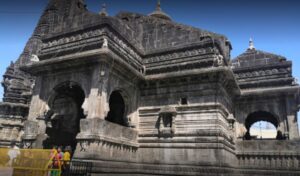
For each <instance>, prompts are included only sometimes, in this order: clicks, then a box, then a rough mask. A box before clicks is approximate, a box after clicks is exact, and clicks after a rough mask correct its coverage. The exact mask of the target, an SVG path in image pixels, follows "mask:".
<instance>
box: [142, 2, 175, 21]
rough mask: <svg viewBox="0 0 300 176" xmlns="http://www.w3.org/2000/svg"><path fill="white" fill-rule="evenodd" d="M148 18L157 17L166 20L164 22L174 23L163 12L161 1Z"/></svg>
mask: <svg viewBox="0 0 300 176" xmlns="http://www.w3.org/2000/svg"><path fill="white" fill-rule="evenodd" d="M148 16H151V17H155V18H160V19H164V20H168V21H172V19H171V17H170V16H169V15H168V14H166V13H165V12H163V11H162V10H161V7H160V1H159V0H158V2H157V5H156V9H155V11H154V12H152V13H150V14H149V15H148Z"/></svg>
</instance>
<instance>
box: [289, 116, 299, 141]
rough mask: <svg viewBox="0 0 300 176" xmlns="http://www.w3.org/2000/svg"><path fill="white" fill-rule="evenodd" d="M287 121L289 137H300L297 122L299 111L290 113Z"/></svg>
mask: <svg viewBox="0 0 300 176" xmlns="http://www.w3.org/2000/svg"><path fill="white" fill-rule="evenodd" d="M287 121H288V125H289V138H290V139H298V138H299V129H298V123H297V113H295V114H288V115H287Z"/></svg>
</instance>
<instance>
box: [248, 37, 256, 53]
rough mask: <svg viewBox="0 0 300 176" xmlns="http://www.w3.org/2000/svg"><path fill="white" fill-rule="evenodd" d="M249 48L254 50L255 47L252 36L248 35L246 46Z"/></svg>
mask: <svg viewBox="0 0 300 176" xmlns="http://www.w3.org/2000/svg"><path fill="white" fill-rule="evenodd" d="M248 49H249V50H254V49H255V47H254V43H253V40H252V38H251V37H250V39H249V48H248Z"/></svg>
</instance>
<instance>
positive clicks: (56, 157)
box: [49, 146, 72, 176]
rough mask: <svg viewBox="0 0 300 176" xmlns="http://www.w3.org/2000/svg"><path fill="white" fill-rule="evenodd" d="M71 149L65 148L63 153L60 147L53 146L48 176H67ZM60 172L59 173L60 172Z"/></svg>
mask: <svg viewBox="0 0 300 176" xmlns="http://www.w3.org/2000/svg"><path fill="white" fill-rule="evenodd" d="M71 150H72V149H71V147H69V146H67V147H65V149H64V151H63V148H62V147H56V146H54V147H53V148H52V151H51V156H50V157H51V161H52V162H51V165H50V166H49V167H50V168H51V169H53V170H51V171H50V176H60V175H62V176H67V175H69V172H70V160H71ZM60 170H61V172H60Z"/></svg>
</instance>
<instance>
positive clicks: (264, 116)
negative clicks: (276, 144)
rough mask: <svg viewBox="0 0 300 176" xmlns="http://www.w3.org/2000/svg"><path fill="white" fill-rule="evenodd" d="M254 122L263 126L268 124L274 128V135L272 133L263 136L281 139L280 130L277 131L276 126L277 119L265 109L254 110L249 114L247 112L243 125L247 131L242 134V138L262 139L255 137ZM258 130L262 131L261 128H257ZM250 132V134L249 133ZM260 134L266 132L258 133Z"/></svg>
mask: <svg viewBox="0 0 300 176" xmlns="http://www.w3.org/2000/svg"><path fill="white" fill-rule="evenodd" d="M255 124H260V125H262V124H263V126H266V125H268V126H270V129H273V130H275V131H276V132H275V133H276V134H275V137H273V136H274V134H271V136H270V137H269V138H268V137H265V138H266V139H267V138H268V139H276V138H277V139H279V138H280V139H281V138H283V136H282V132H281V131H277V129H278V126H279V122H278V119H277V118H276V117H275V116H274V115H273V114H272V113H270V112H266V111H256V112H253V113H251V114H249V115H248V116H247V118H246V120H245V127H246V129H247V132H246V134H245V136H244V139H246V140H251V139H262V137H260V138H257V134H255V132H253V128H254V127H255ZM258 130H260V133H262V132H263V131H261V129H258ZM251 132H252V134H251ZM260 136H267V134H264V135H263V134H260Z"/></svg>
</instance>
